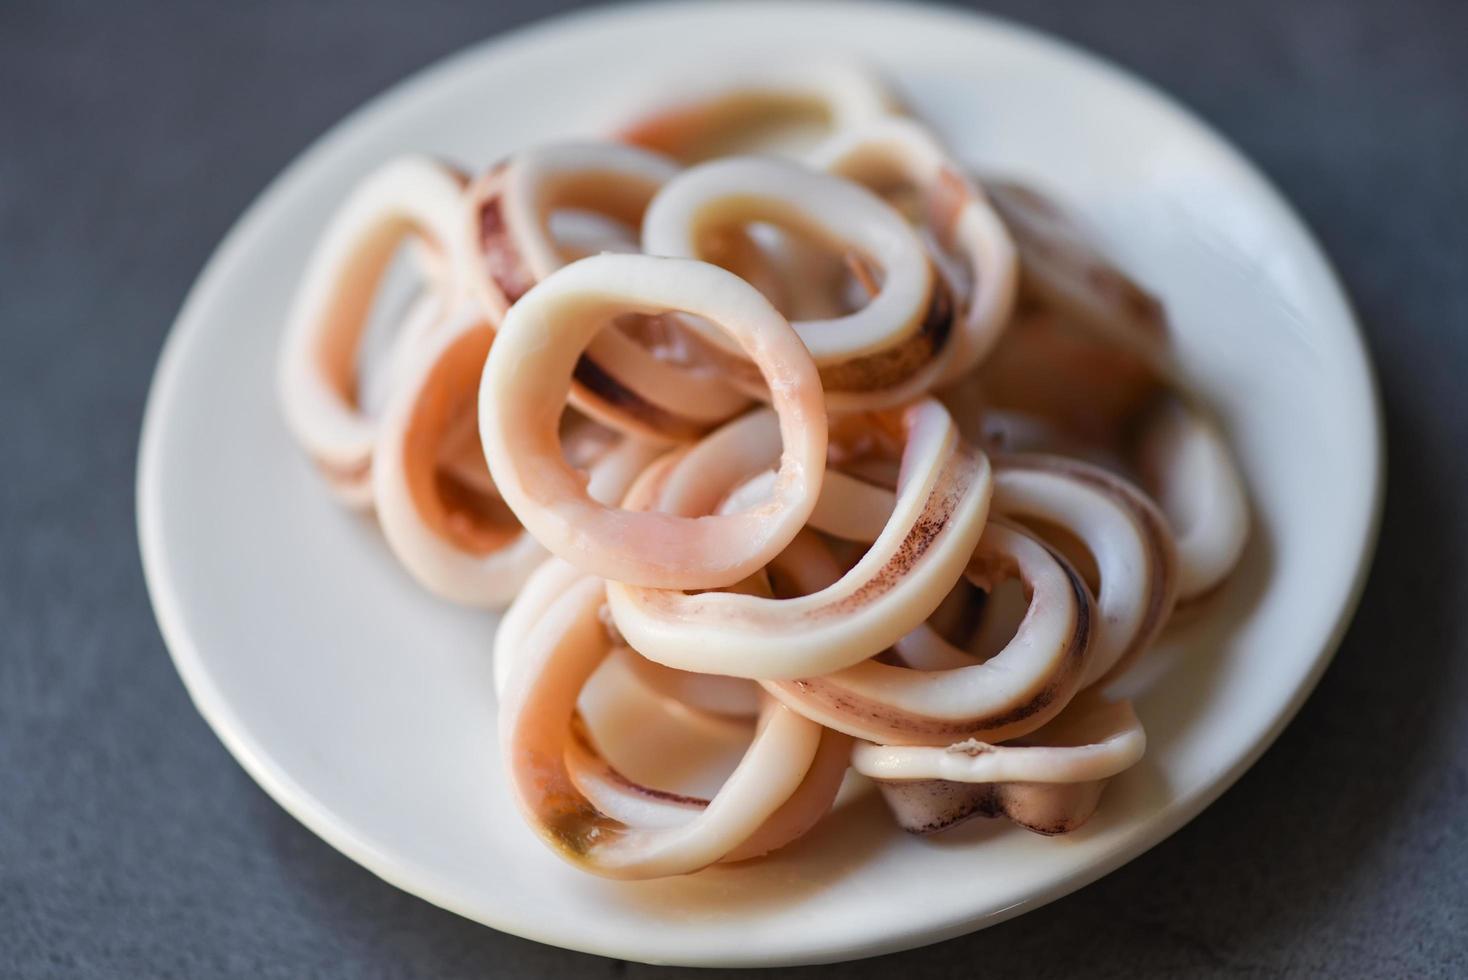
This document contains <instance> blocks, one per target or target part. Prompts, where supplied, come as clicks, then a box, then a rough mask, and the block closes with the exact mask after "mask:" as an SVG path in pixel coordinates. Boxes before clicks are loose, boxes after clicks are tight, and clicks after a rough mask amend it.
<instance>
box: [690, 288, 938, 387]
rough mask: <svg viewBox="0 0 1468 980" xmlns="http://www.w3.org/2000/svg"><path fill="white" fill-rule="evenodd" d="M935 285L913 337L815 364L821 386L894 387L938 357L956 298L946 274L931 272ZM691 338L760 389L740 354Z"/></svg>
mask: <svg viewBox="0 0 1468 980" xmlns="http://www.w3.org/2000/svg"><path fill="white" fill-rule="evenodd" d="M932 278H933V289H932V292H931V293H930V296H929V300H928V309H927V312H926V313H925V314H924V315H923V319H922V321H921V322H920V323H919V324H918V327H917V329H916V330H914V331H913V333H912V336H910V337H909V338H908V339H907V340H905V341H903V342H902V343H901V344H899V345H897V346H895V347H889V348H887V349H885V350H880V351H877V352H876V353H873V354H863V355H860V356H858V357H853V358H851V359H849V360H846V361H842V362H840V363H839V364H826V365H820V364H817V365H816V372H817V373H818V374H819V375H820V378H821V387H822V388H824V389H825V390H826V391H827V392H832V393H839V394H861V393H863V392H870V391H882V390H885V389H888V388H895V387H897V386H898V385H900V384H902V383H903V382H905V381H907V380H908V379H910V378H911V377H912V376H913V375H914V374H916V373H917V372H919V371H921V370H922V369H923V368H924V367H926V366H927V365H928V364H929V363H931V362H932V361H933V359H934V358H936V357H938V356H939V355H940V354H941V353H942V352H943V349H944V348H945V347H946V346H947V344H948V342H949V339H950V338H951V337H952V335H953V319H954V302H953V292H952V290H950V289H949V288H948V284H947V283H946V282H944V281H943V277H942V276H940V275H938V274H937V273H936V272H935V273H934V274H933V277H932ZM688 337H689V339H690V340H691V341H692V343H693V344H694V345H695V346H696V347H697V349H698V351H699V354H700V356H702V357H704V358H706V359H707V360H708V361H709V362H710V363H712V364H715V365H716V366H717V367H718V368H719V369H720V370H721V371H723V372H725V373H726V374H728V375H729V376H730V377H732V378H733V379H734V380H735V381H736V383H738V384H739V385H741V386H742V387H744V388H750V387H754V388H758V387H759V386H761V385H763V384H764V383H765V382H764V377H763V376H762V375H761V374H760V373H759V369H758V368H756V367H755V366H754V365H753V364H751V363H749V361H747V360H745V359H744V358H742V357H740V356H739V355H738V354H735V353H732V352H731V351H727V350H724V349H723V348H722V347H719V346H718V345H717V344H715V343H713V342H712V341H710V340H707V339H706V338H704V337H701V336H699V335H698V334H697V333H696V332H693V331H689V334H688Z"/></svg>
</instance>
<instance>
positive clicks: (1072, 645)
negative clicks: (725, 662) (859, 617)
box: [764, 521, 1094, 745]
mask: <svg viewBox="0 0 1468 980" xmlns="http://www.w3.org/2000/svg"><path fill="white" fill-rule="evenodd" d="M972 554H973V561H972V562H970V563H969V566H968V569H967V571H966V572H965V574H966V575H967V576H968V578H969V581H971V582H973V583H974V584H975V585H977V586H979V587H980V588H984V589H991V588H992V587H993V586H994V585H995V584H996V583H997V581H998V580H1000V579H1002V578H1006V577H1009V576H1010V575H1015V576H1018V577H1019V579H1020V581H1021V582H1023V583H1024V585H1025V591H1026V593H1027V595H1028V597H1029V600H1030V606H1029V610H1028V611H1027V612H1026V614H1025V617H1024V619H1023V621H1021V623H1020V625H1019V629H1018V631H1017V632H1016V634H1015V636H1014V638H1013V639H1012V640H1011V641H1010V642H1009V644H1008V645H1007V646H1006V647H1005V648H1004V649H1003V650H1001V651H1000V652H999V653H997V654H996V655H995V656H994V657H993V658H991V659H990V660H987V661H985V662H983V663H975V664H973V665H971V666H966V667H958V668H954V669H950V670H935V671H924V670H912V669H909V668H906V667H897V666H893V665H891V664H884V663H881V662H879V661H876V660H867V661H864V662H862V663H858V664H856V665H855V666H852V667H847V668H846V669H845V670H840V671H836V672H834V673H830V674H827V675H826V676H823V677H822V676H816V675H815V674H811V675H809V676H808V677H807V678H805V679H802V680H793V681H766V682H765V685H764V686H765V689H766V690H767V691H769V692H770V693H771V694H773V695H774V696H775V697H777V698H779V699H780V700H781V701H783V702H784V703H786V704H788V705H789V706H790V707H792V708H794V709H795V710H797V711H799V712H800V713H801V714H803V715H805V716H806V717H807V718H810V719H811V720H812V721H817V722H820V723H821V724H823V725H826V726H827V727H829V728H834V729H836V730H837V731H842V732H846V733H847V734H848V735H853V736H855V737H857V738H862V739H866V740H867V741H871V742H880V743H882V744H887V745H946V744H949V743H952V742H955V741H961V740H963V739H966V738H983V739H985V740H987V741H1003V740H1005V739H1009V738H1014V737H1017V736H1019V735H1023V734H1025V733H1027V732H1032V731H1034V730H1035V729H1037V728H1039V727H1040V726H1041V725H1043V724H1045V723H1046V722H1047V721H1049V720H1050V719H1051V718H1053V717H1055V715H1056V714H1058V713H1059V712H1060V710H1061V709H1062V708H1064V707H1065V705H1066V702H1068V701H1069V700H1070V699H1071V697H1072V695H1074V694H1075V692H1076V690H1077V687H1078V685H1079V683H1080V679H1081V677H1082V675H1083V673H1084V671H1085V667H1086V658H1087V650H1088V647H1089V645H1090V639H1091V633H1092V629H1093V626H1092V623H1093V617H1094V612H1093V610H1092V608H1091V598H1090V594H1089V593H1088V592H1087V591H1086V586H1085V584H1084V583H1083V582H1082V581H1081V579H1080V576H1079V575H1078V574H1077V573H1076V572H1075V570H1074V569H1072V568H1071V567H1070V566H1069V565H1068V564H1066V562H1065V561H1064V560H1063V559H1061V558H1059V557H1058V556H1057V555H1056V554H1055V553H1054V552H1053V551H1051V550H1050V549H1049V548H1048V547H1046V546H1045V545H1044V544H1043V543H1041V542H1040V541H1038V540H1037V539H1035V538H1033V537H1031V536H1030V535H1028V534H1026V533H1025V532H1023V531H1021V530H1019V529H1017V528H1014V527H1010V526H1006V525H1004V524H1002V523H999V522H997V521H990V522H989V525H988V526H987V527H986V528H984V535H983V538H982V539H981V540H980V541H979V543H978V547H977V549H976V550H975V551H974V552H972ZM893 639H895V637H894V638H893ZM888 642H889V643H890V642H891V641H890V640H889V641H888ZM886 645H887V644H884V646H886Z"/></svg>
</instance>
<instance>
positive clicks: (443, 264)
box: [279, 157, 465, 503]
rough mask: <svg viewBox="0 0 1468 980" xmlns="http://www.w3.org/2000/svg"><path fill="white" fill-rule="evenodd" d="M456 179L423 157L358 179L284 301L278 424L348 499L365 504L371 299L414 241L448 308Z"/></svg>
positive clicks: (459, 195)
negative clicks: (361, 369) (363, 387)
mask: <svg viewBox="0 0 1468 980" xmlns="http://www.w3.org/2000/svg"><path fill="white" fill-rule="evenodd" d="M464 182H465V181H464V177H463V175H462V174H460V173H459V172H458V171H457V170H454V169H453V168H452V167H449V166H446V165H445V164H441V163H438V162H436V161H433V160H429V159H427V158H423V157H402V158H399V159H396V160H393V161H392V162H390V163H388V164H385V165H384V166H382V167H380V168H378V169H377V170H375V171H373V172H372V173H371V174H369V175H367V177H366V178H364V179H363V180H362V182H361V183H359V184H358V185H357V186H356V187H355V188H353V190H352V192H351V194H350V195H349V196H348V197H347V199H346V201H344V202H343V203H342V205H341V206H340V207H339V208H338V209H337V211H336V213H335V214H334V215H333V216H332V218H331V221H330V223H329V224H328V225H327V227H326V231H325V232H324V234H323V235H322V238H321V242H320V244H319V245H318V246H317V248H316V250H315V252H314V253H313V254H312V256H311V259H310V261H309V262H308V263H307V266H306V271H305V274H304V276H303V277H302V280H301V285H300V287H299V288H298V289H297V292H296V296H295V299H294V300H293V302H292V305H291V309H290V313H289V315H288V318H287V321H286V328H285V336H284V339H283V342H282V346H281V358H280V364H279V385H280V398H281V404H282V407H283V408H284V411H285V419H286V424H287V425H288V426H289V428H290V430H291V432H292V434H293V435H294V436H295V438H296V440H297V441H298V442H299V443H300V444H301V445H302V446H303V447H304V448H305V450H306V452H307V453H309V454H310V456H311V457H312V459H313V460H315V462H316V464H317V466H319V467H320V468H321V470H322V471H323V472H325V473H326V475H327V477H328V479H329V480H330V481H331V482H332V483H333V484H334V485H337V486H339V487H343V488H345V490H346V492H345V493H344V496H345V497H346V499H348V501H349V502H351V501H356V502H359V503H364V502H366V501H367V500H370V491H368V490H366V488H367V487H369V486H370V469H371V463H372V447H373V444H374V442H375V441H376V437H377V427H376V424H375V423H374V421H373V420H372V419H371V418H369V417H368V416H367V415H366V414H364V413H363V412H362V410H361V408H360V405H359V401H358V390H357V389H358V379H357V353H358V349H359V347H360V346H361V341H362V335H363V332H364V330H365V329H366V325H367V315H368V312H369V311H370V310H371V307H372V300H373V296H374V294H375V293H376V291H377V286H378V284H379V282H380V280H381V279H382V276H383V274H384V273H385V272H386V270H387V267H388V265H389V264H390V262H391V260H392V257H393V254H394V253H395V252H396V250H397V247H398V245H399V244H400V243H401V242H402V241H403V240H404V239H405V238H408V237H410V236H416V238H417V239H418V240H420V241H422V242H423V243H424V244H425V245H426V246H427V247H428V249H429V251H430V252H431V253H432V258H430V259H429V260H428V263H429V264H430V265H432V266H433V267H434V268H435V269H436V270H437V271H438V273H439V275H438V278H439V279H440V280H441V281H440V282H438V283H437V284H436V291H437V292H438V294H439V299H440V301H441V306H440V312H441V313H442V312H447V311H449V310H451V309H452V308H453V307H454V306H455V305H456V303H457V302H458V298H459V296H460V295H461V292H462V289H463V282H462V279H463V276H462V269H463V265H462V262H461V256H460V255H459V252H460V246H459V240H460V237H461V236H460V235H458V234H457V229H458V228H459V223H460V221H461V220H462V218H463V190H464ZM354 488H357V489H360V490H361V492H356V490H354Z"/></svg>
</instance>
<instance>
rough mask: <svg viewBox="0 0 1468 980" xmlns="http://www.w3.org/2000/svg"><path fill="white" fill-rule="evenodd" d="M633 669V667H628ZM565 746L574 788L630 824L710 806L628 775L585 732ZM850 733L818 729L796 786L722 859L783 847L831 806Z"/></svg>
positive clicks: (666, 819) (682, 816)
mask: <svg viewBox="0 0 1468 980" xmlns="http://www.w3.org/2000/svg"><path fill="white" fill-rule="evenodd" d="M614 655H621V656H623V657H625V658H627V660H628V661H629V663H631V662H633V661H637V660H641V659H642V658H641V657H639V656H638V655H637V654H636V653H635V652H634V651H632V650H629V649H627V648H626V647H619V648H618V649H617V650H616V651H614ZM632 670H633V672H634V674H635V673H636V670H637V668H635V667H633V668H632ZM577 734H578V735H581V736H582V737H578V738H573V740H572V742H571V743H570V745H569V746H568V747H567V749H566V771H567V773H568V774H569V775H570V777H571V781H572V782H573V783H574V784H575V785H576V788H577V789H578V790H580V791H581V793H582V795H584V796H585V797H586V799H587V800H588V802H590V803H591V805H592V806H593V807H595V808H596V809H597V810H598V811H599V812H601V813H603V814H606V815H607V816H609V817H612V818H614V819H616V820H618V821H620V822H621V823H624V824H626V825H627V826H629V827H638V828H643V829H651V828H661V827H676V826H678V825H680V824H683V823H686V822H687V821H688V820H689V819H691V818H692V817H693V816H695V815H697V814H699V813H701V812H703V811H704V810H706V809H708V805H709V801H708V800H706V799H703V798H700V797H695V796H685V795H683V794H680V793H670V792H667V791H666V790H659V789H655V788H653V787H651V786H647V785H644V784H642V783H639V782H636V781H634V780H632V779H629V778H628V777H627V776H625V775H623V774H622V773H621V772H619V771H617V769H616V768H615V767H613V766H612V765H611V764H610V763H608V762H607V760H606V759H605V758H604V757H602V756H601V755H600V754H599V753H597V752H596V751H595V749H594V748H593V747H592V744H591V740H590V738H589V737H586V736H585V733H583V732H578V733H577ZM851 744H852V740H851V737H850V736H848V735H842V734H841V733H840V732H833V731H831V730H830V729H829V728H827V729H823V730H822V731H821V742H820V746H819V747H818V748H817V749H816V754H815V758H813V759H812V760H811V764H810V768H809V769H808V770H807V771H806V774H805V778H804V779H802V780H801V782H800V786H799V787H798V788H797V789H796V790H795V792H794V793H792V794H790V796H789V798H787V799H786V800H785V802H784V803H783V804H781V806H780V808H779V809H778V810H776V811H775V812H774V813H773V814H771V815H770V816H769V817H768V818H766V820H765V822H764V823H763V824H761V825H760V828H759V829H758V830H756V831H755V832H754V833H753V834H751V835H750V836H749V837H748V838H746V839H745V841H744V842H743V843H742V844H740V845H739V846H738V847H736V848H734V849H733V850H732V851H730V852H729V853H728V854H726V855H724V856H723V857H722V858H721V859H720V860H721V861H723V862H732V861H744V860H748V859H749V858H754V857H759V856H761V855H764V854H768V853H769V852H771V851H774V850H777V849H779V848H781V847H784V846H785V845H786V844H788V843H790V842H791V841H793V840H795V839H796V838H798V837H801V836H802V835H804V834H805V832H806V831H808V830H810V829H811V827H813V826H815V824H816V823H817V821H819V820H820V819H821V817H823V816H825V814H826V812H827V811H828V810H830V809H831V804H832V803H833V802H835V799H836V793H837V791H838V790H840V788H841V781H842V779H843V778H844V777H845V775H846V770H847V768H849V766H850V762H851Z"/></svg>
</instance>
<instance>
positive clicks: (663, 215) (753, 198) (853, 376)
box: [642, 157, 953, 410]
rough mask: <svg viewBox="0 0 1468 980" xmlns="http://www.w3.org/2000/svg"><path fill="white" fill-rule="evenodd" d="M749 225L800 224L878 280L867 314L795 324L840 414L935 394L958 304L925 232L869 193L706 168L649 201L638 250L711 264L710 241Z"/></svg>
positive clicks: (747, 169)
mask: <svg viewBox="0 0 1468 980" xmlns="http://www.w3.org/2000/svg"><path fill="white" fill-rule="evenodd" d="M752 221H767V222H771V223H773V224H776V225H781V226H785V227H794V228H798V229H800V230H801V231H803V232H805V233H806V234H808V235H809V236H810V237H811V238H813V239H815V240H817V241H819V242H822V243H825V244H826V245H828V246H829V247H831V248H833V249H834V250H835V251H837V252H841V253H844V254H847V255H850V256H853V257H854V258H855V260H856V261H857V262H858V263H859V264H861V265H862V267H863V268H865V266H866V265H867V264H870V265H872V266H875V268H876V269H877V271H878V272H879V273H880V282H879V283H877V282H874V283H873V285H874V286H875V287H876V288H875V294H874V295H873V296H872V297H871V298H870V300H869V301H868V302H867V303H866V304H865V305H864V306H862V307H861V308H860V309H858V310H856V311H854V312H852V313H849V314H846V315H845V316H838V317H834V318H831V319H824V320H797V321H795V322H794V323H793V324H792V326H794V327H795V332H796V333H798V334H799V335H800V339H801V340H802V341H804V342H805V345H806V346H807V347H808V348H809V349H810V352H811V356H812V357H813V358H814V359H815V362H816V367H817V368H818V369H819V370H820V374H821V383H822V385H823V386H824V388H825V391H826V399H827V404H828V405H829V406H830V407H831V408H832V409H833V410H836V409H842V410H844V409H872V408H884V407H888V406H892V405H899V404H902V403H904V402H908V401H911V400H912V399H913V398H915V397H917V396H919V395H920V394H921V393H922V392H923V391H925V390H926V389H927V388H928V387H930V386H931V384H932V382H933V380H934V378H935V376H936V374H937V372H938V368H939V367H941V364H940V363H939V361H940V359H941V355H942V353H943V351H944V349H945V347H946V344H947V342H948V338H949V333H950V330H951V327H952V325H953V313H952V297H951V296H950V294H949V292H948V289H947V287H946V286H945V285H944V284H943V283H942V282H941V281H940V280H939V279H938V277H937V276H936V275H935V274H934V272H933V266H932V263H931V262H930V261H929V259H928V256H927V253H926V251H925V250H924V248H923V244H922V241H921V240H920V239H919V238H918V236H917V233H916V232H914V231H913V229H912V228H911V226H909V225H908V224H907V222H906V221H905V220H903V218H902V215H900V214H899V213H897V212H896V211H895V210H893V209H892V208H891V207H889V206H887V205H886V204H885V203H884V202H883V201H882V200H881V199H880V198H878V197H877V196H876V195H874V194H872V193H871V192H870V191H867V190H866V189H864V188H862V187H858V186H856V185H855V184H852V183H850V182H848V181H843V180H840V179H837V178H835V177H832V176H830V175H828V174H823V173H820V172H818V171H815V170H810V169H808V168H806V167H803V166H800V165H798V164H795V163H790V162H787V161H782V160H775V159H770V158H767V157H732V158H727V159H722V160H716V161H713V162H711V163H705V164H700V165H699V166H697V167H694V168H692V169H690V170H685V171H683V173H681V174H679V175H678V176H677V177H674V178H673V179H672V180H670V181H669V182H668V183H667V184H665V185H664V186H663V189H662V190H661V191H659V192H658V194H657V196H656V197H654V198H653V201H652V204H651V205H649V207H648V209H647V215H646V217H645V218H643V223H642V245H643V249H644V250H645V251H646V252H648V253H650V254H652V255H671V256H678V257H682V258H710V257H711V255H710V252H711V248H710V246H711V244H712V242H711V236H714V235H716V234H717V233H718V232H721V231H725V230H727V229H729V228H731V227H738V226H742V225H743V224H745V223H747V222H752ZM874 278H875V277H874ZM690 327H692V328H693V329H694V330H695V331H696V332H697V334H698V336H699V339H701V340H704V341H706V342H707V343H706V345H705V346H706V347H707V348H708V351H709V353H710V355H711V356H712V357H713V358H714V359H715V360H716V361H717V362H718V363H719V364H720V366H721V367H723V368H724V369H725V370H726V371H727V372H729V374H730V377H731V378H732V379H733V380H734V382H735V383H736V384H740V385H741V386H743V387H745V388H746V389H747V390H755V391H757V390H758V389H757V386H758V384H759V377H758V376H757V374H755V373H754V371H753V369H752V368H751V367H750V365H748V363H747V362H745V361H744V359H743V357H742V356H741V352H740V350H739V347H738V345H737V344H735V343H734V342H733V341H732V339H731V338H727V337H725V336H722V335H720V334H719V333H717V332H716V331H713V330H710V329H707V328H705V327H704V326H703V325H701V324H697V323H690ZM744 356H747V355H744Z"/></svg>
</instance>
